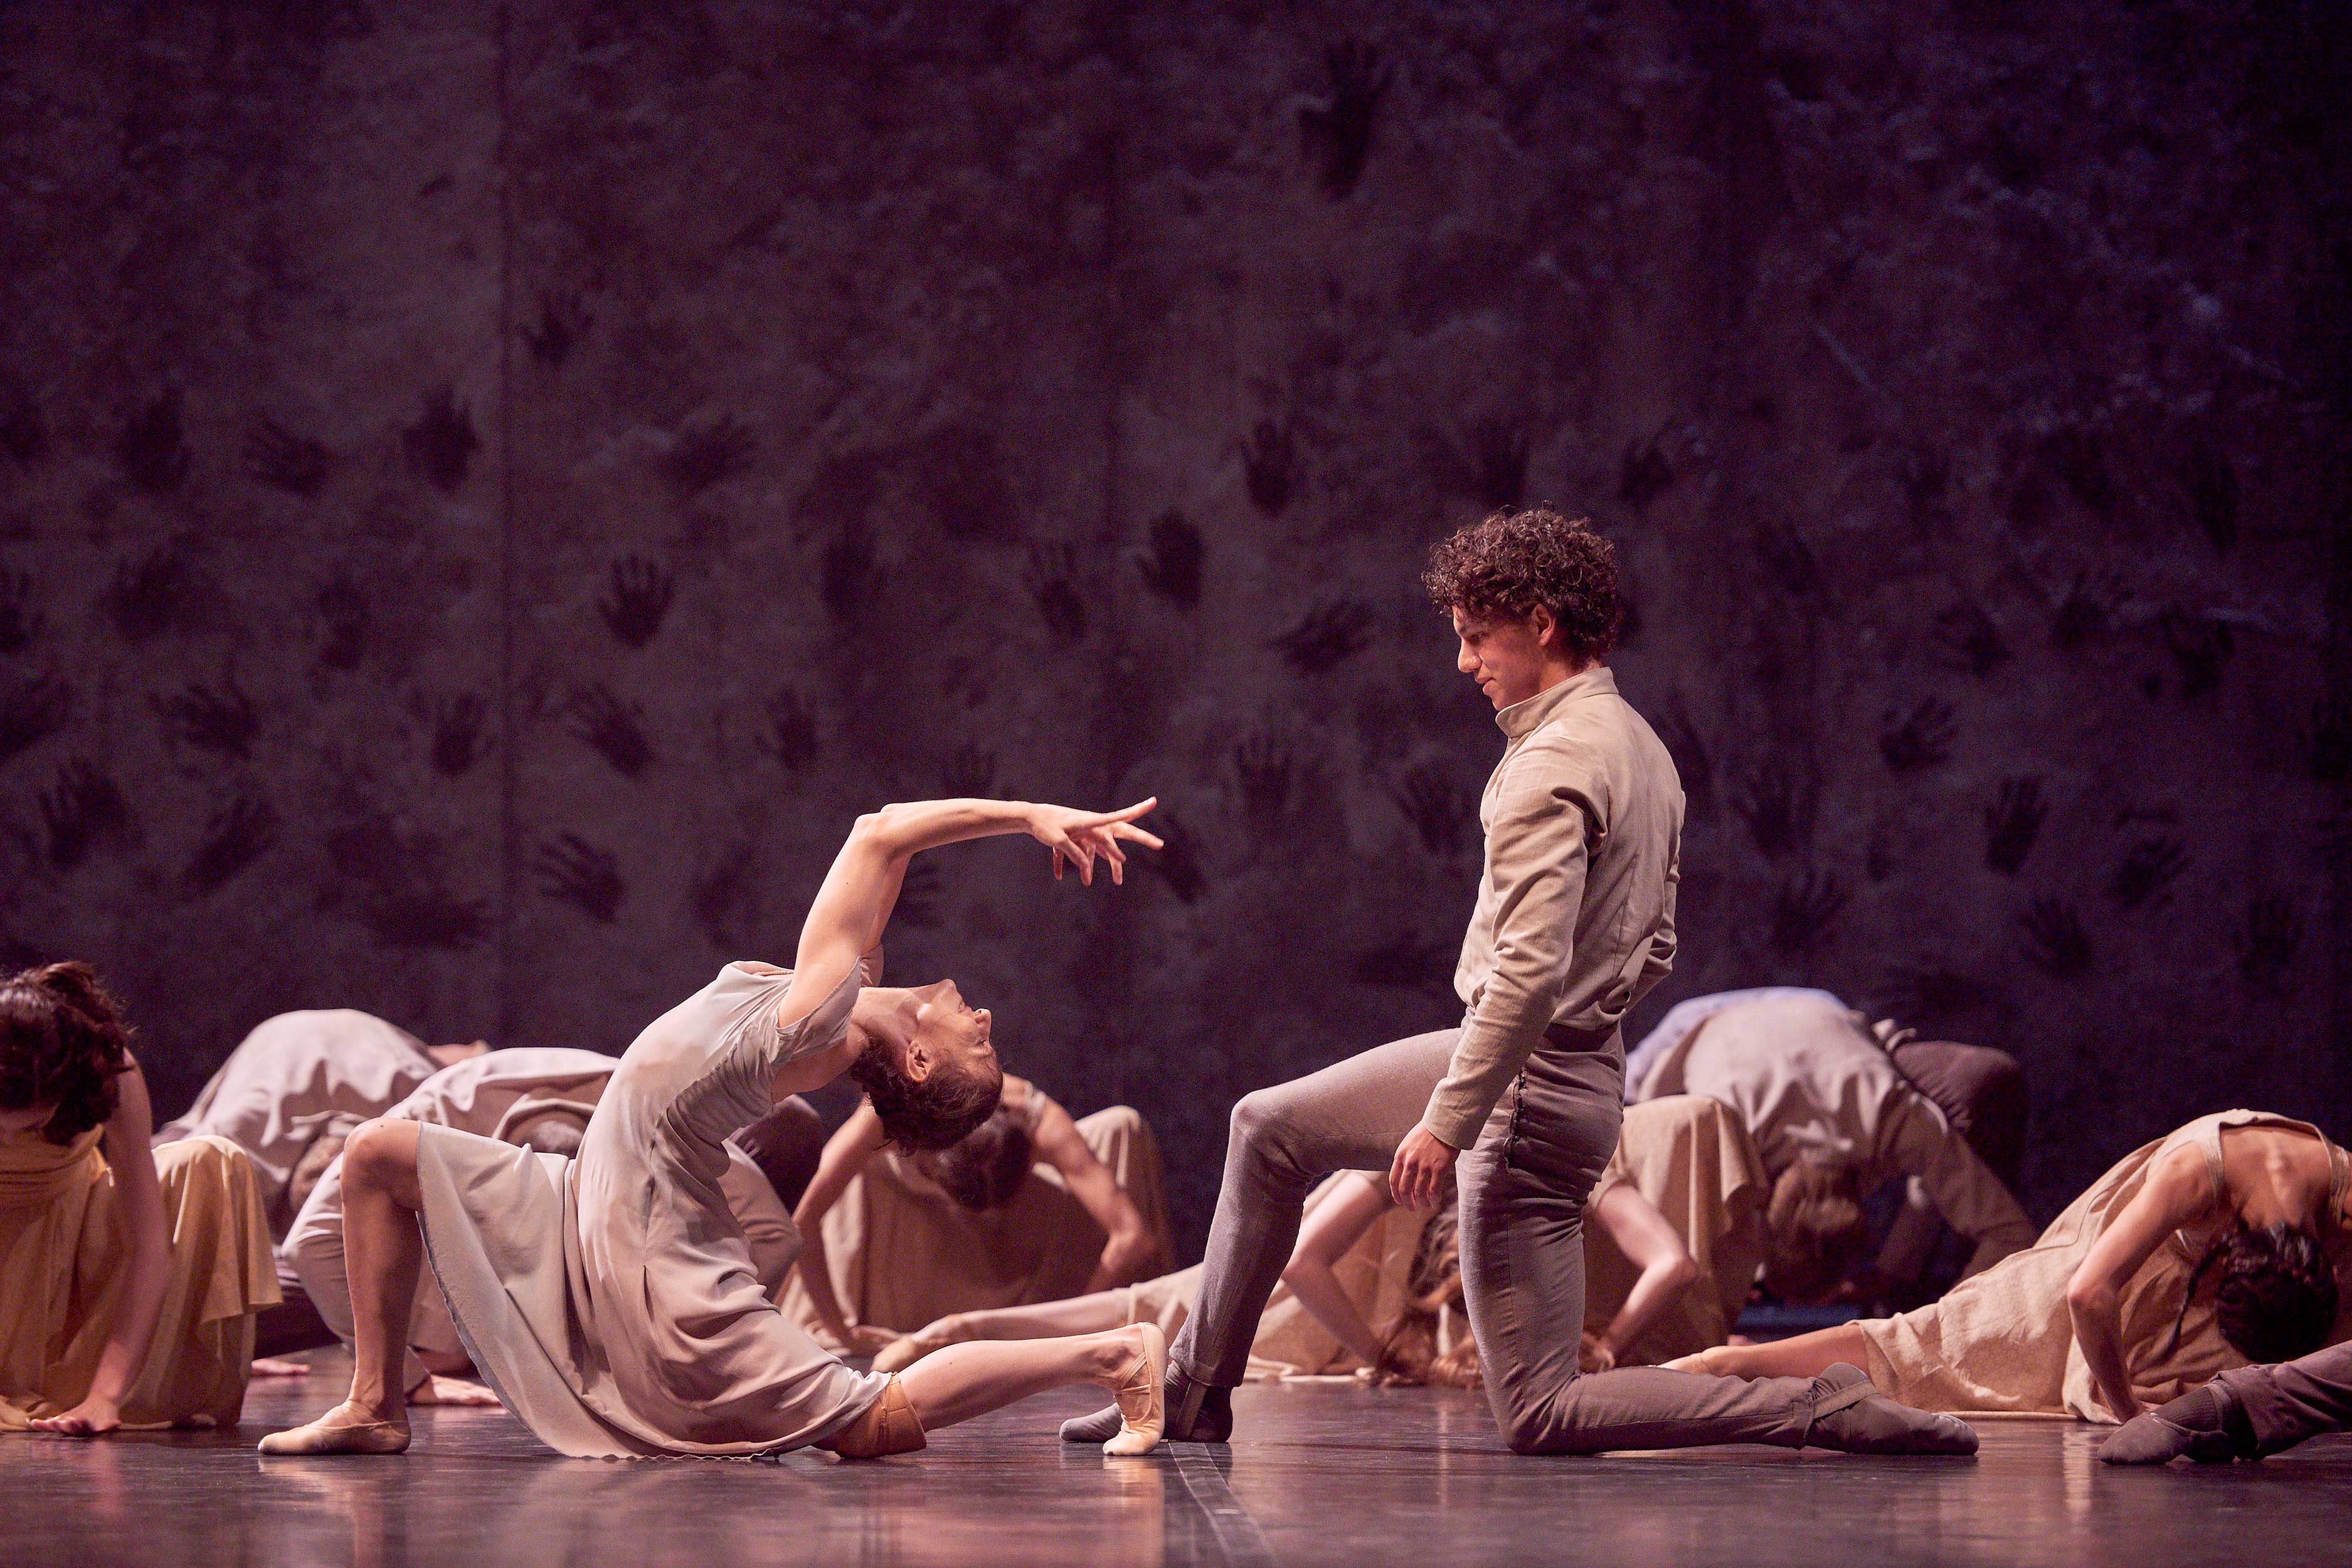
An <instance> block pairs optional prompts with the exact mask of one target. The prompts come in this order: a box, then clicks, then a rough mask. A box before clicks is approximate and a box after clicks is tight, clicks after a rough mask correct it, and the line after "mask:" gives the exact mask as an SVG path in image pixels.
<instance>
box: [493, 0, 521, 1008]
mask: <svg viewBox="0 0 2352 1568" xmlns="http://www.w3.org/2000/svg"><path fill="white" fill-rule="evenodd" d="M512 33H513V29H512V26H511V17H510V15H509V9H508V7H507V6H505V5H500V6H499V9H498V50H499V54H498V67H497V71H496V77H497V87H496V95H495V96H496V102H497V111H498V117H499V129H498V181H499V669H498V679H499V947H498V953H499V975H498V1020H499V1034H498V1043H499V1045H500V1046H502V1047H503V1046H509V1045H512V1044H513V1043H514V1038H515V1032H514V928H515V867H516V863H517V860H518V858H519V851H518V848H517V846H516V843H515V789H516V759H515V726H514V718H515V702H514V639H515V616H514V558H515V552H514V521H515V504H514V501H515V480H514V419H515V409H514V167H513V156H512V154H513V147H512V145H511V142H510V137H511V134H512V130H511V127H512V119H511V117H510V116H509V113H508V111H507V68H508V61H509V58H511V55H512V47H511V45H512V41H513V40H512Z"/></svg>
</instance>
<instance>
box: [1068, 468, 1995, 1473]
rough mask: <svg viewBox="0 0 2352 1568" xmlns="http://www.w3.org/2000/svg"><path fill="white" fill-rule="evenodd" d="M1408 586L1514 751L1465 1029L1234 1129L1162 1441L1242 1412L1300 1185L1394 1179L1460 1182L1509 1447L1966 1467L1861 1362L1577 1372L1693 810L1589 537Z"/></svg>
mask: <svg viewBox="0 0 2352 1568" xmlns="http://www.w3.org/2000/svg"><path fill="white" fill-rule="evenodd" d="M1423 582H1424V584H1425V585H1426V586H1427V587H1428V589H1429V591H1430V595H1431V596H1432V597H1433V598H1434V599H1435V600H1436V601H1437V603H1438V605H1440V606H1441V607H1442V608H1444V609H1446V610H1448V611H1450V612H1451V613H1452V615H1453V617H1454V631H1455V633H1456V635H1457V636H1458V637H1459V638H1460V653H1459V657H1458V658H1457V659H1456V661H1455V662H1456V665H1457V667H1458V668H1460V669H1461V671H1462V673H1464V674H1465V675H1467V676H1470V677H1472V678H1474V679H1475V680H1476V681H1477V683H1478V686H1479V689H1481V690H1482V691H1484V692H1485V693H1486V696H1487V698H1488V699H1489V700H1491V701H1492V702H1493V703H1494V705H1495V708H1496V722H1497V723H1498V724H1500V726H1501V727H1502V731H1503V733H1504V735H1505V736H1506V737H1507V741H1506V743H1505V746H1504V751H1503V759H1502V762H1501V763H1499V764H1498V765H1497V766H1496V769H1495V774H1494V777H1493V778H1492V779H1491V780H1490V781H1489V782H1488V784H1487V785H1486V797H1485V799H1484V801H1483V802H1482V804H1481V806H1480V816H1481V817H1482V818H1483V820H1484V822H1485V826H1486V872H1485V876H1484V879H1482V881H1481V883H1480V886H1479V889H1478V901H1477V906H1476V909H1475V911H1474V912H1473V914H1472V916H1471V920H1470V929H1469V931H1468V933H1467V935H1466V936H1465V938H1464V940H1463V944H1462V959H1461V963H1460V965H1459V966H1458V967H1457V968H1456V970H1455V972H1454V988H1455V990H1456V991H1457V992H1459V993H1460V994H1461V996H1462V999H1463V1001H1464V1003H1465V1005H1466V1006H1467V1008H1468V1011H1467V1013H1466V1015H1465V1016H1464V1018H1463V1021H1462V1024H1461V1026H1459V1027H1457V1028H1453V1029H1445V1030H1441V1031H1439V1032H1437V1033H1435V1034H1429V1035H1419V1036H1415V1037H1412V1038H1410V1039H1403V1040H1397V1041H1393V1042H1391V1043H1390V1044H1388V1045H1385V1046H1381V1047H1377V1048H1376V1049H1373V1050H1370V1051H1367V1052H1365V1053H1364V1054H1363V1055H1361V1056H1358V1057H1352V1058H1349V1059H1348V1060H1346V1061H1343V1062H1339V1063H1337V1064H1336V1065H1334V1066H1331V1067H1328V1068H1324V1069H1323V1070H1322V1071H1320V1072H1318V1073H1312V1074H1309V1075H1308V1076H1307V1077H1306V1078H1303V1079H1298V1080H1297V1081H1296V1082H1293V1083H1287V1084H1283V1085H1279V1086H1277V1087H1276V1088H1273V1089H1259V1090H1257V1091H1255V1093H1252V1094H1249V1095H1246V1096H1244V1098H1243V1099H1242V1101H1241V1103H1240V1104H1238V1105H1237V1106H1235V1107H1234V1117H1233V1136H1232V1141H1231V1142H1230V1144H1229V1145H1228V1147H1227V1151H1226V1155H1225V1176H1224V1186H1223V1191H1222V1192H1221V1193H1220V1194H1218V1198H1217V1215H1216V1220H1215V1222H1214V1224H1213V1226H1212V1227H1211V1229H1210V1233H1209V1250H1208V1258H1207V1260H1206V1268H1204V1270H1203V1273H1202V1282H1201V1295H1200V1300H1198V1301H1197V1302H1196V1303H1195V1304H1194V1307H1193V1310H1192V1316H1191V1317H1190V1318H1189V1319H1188V1320H1187V1321H1186V1322H1185V1324H1184V1328H1183V1331H1182V1333H1181V1335H1180V1336H1179V1338H1178V1339H1177V1342H1176V1345H1175V1348H1174V1351H1173V1352H1172V1354H1171V1361H1170V1364H1169V1380H1168V1385H1167V1394H1168V1427H1167V1434H1168V1436H1169V1437H1170V1438H1171V1440H1175V1441H1184V1440H1188V1439H1189V1440H1192V1441H1197V1442H1223V1441H1224V1440H1226V1438H1227V1437H1228V1436H1230V1435H1231V1433H1232V1430H1233V1409H1232V1405H1231V1391H1232V1389H1233V1387H1234V1385H1235V1384H1238V1383H1240V1382H1241V1380H1242V1375H1243V1372H1244V1368H1245V1367H1246V1365H1247V1363H1248V1360H1249V1351H1250V1341H1251V1338H1252V1336H1253V1335H1254V1333H1255V1330H1256V1326H1257V1319H1258V1315H1259V1313H1260V1312H1261V1311H1263V1310H1265V1302H1266V1298H1267V1296H1268V1295H1269V1294H1270V1293H1271V1292H1272V1290H1273V1289H1274V1285H1275V1282H1276V1279H1278V1278H1279V1277H1280V1275H1281V1273H1282V1268H1283V1265H1284V1263H1285V1262H1286V1261H1287V1260H1288V1258H1289V1257H1290V1253H1291V1247H1292V1243H1293V1241H1294V1240H1295V1238H1296V1237H1297V1231H1298V1224H1299V1209H1300V1205H1301V1204H1302V1202H1303V1201H1304V1199H1305V1197H1306V1194H1307V1189H1308V1188H1309V1187H1310V1186H1311V1185H1313V1184H1314V1183H1315V1182H1316V1181H1317V1180H1318V1179H1319V1178H1320V1177H1322V1176H1323V1175H1325V1174H1327V1173H1329V1172H1332V1171H1338V1170H1347V1169H1361V1168H1378V1167H1379V1166H1381V1165H1387V1166H1388V1168H1389V1185H1390V1189H1391V1193H1392V1194H1394V1195H1395V1196H1396V1198H1397V1199H1398V1201H1400V1202H1402V1203H1404V1204H1408V1205H1412V1206H1413V1207H1416V1208H1424V1209H1425V1208H1430V1207H1433V1206H1434V1205H1436V1204H1437V1203H1438V1201H1439V1200H1440V1196H1441V1194H1442V1192H1443V1190H1444V1184H1445V1181H1446V1178H1447V1176H1448V1175H1449V1174H1458V1181H1459V1184H1460V1193H1461V1205H1462V1277H1463V1284H1464V1288H1465V1296H1466V1298H1467V1306H1468V1309H1469V1316H1470V1326H1471V1331H1472V1332H1473V1333H1474V1334H1475V1337H1476V1339H1477V1342H1478V1356H1479V1362H1480V1365H1481V1368H1482V1370H1483V1373H1484V1378H1485V1383H1486V1391H1487V1397H1488V1399H1489V1401H1490V1402H1491V1403H1492V1405H1493V1406H1494V1411H1495V1416H1496V1421H1497V1422H1498V1423H1499V1424H1500V1425H1501V1427H1502V1430H1503V1435H1504V1436H1505V1438H1506V1439H1507V1441H1508V1442H1509V1444H1510V1446H1511V1447H1512V1448H1513V1449H1515V1450H1517V1452H1520V1453H1528V1454H1536V1453H1580V1454H1581V1453H1593V1452H1597V1451H1599V1450H1601V1449H1604V1448H1663V1447H1690V1446H1695V1445H1699V1444H1708V1443H1738V1442H1761V1443H1772V1444H1778V1445H1780V1446H1781V1447H1792V1448H1793V1447H1803V1446H1804V1445H1805V1444H1807V1443H1808V1442H1810V1443H1812V1444H1814V1445H1815V1446H1817V1447H1828V1448H1838V1449H1844V1450H1848V1451H1853V1452H1870V1453H1938V1454H1966V1453H1972V1452H1974V1451H1975V1448H1976V1435H1975V1433H1973V1432H1971V1431H1970V1430H1969V1428H1968V1427H1967V1426H1964V1425H1963V1424H1961V1423H1960V1422H1958V1421H1956V1420H1953V1419H1952V1418H1950V1417H1949V1416H1943V1415H1927V1414H1925V1413H1923V1412H1920V1411H1916V1410H1912V1409H1910V1408H1909V1407H1907V1406H1906V1405H1897V1404H1895V1402H1894V1401H1892V1400H1889V1399H1887V1398H1885V1397H1884V1396H1883V1395H1881V1394H1879V1393H1878V1391H1877V1390H1876V1389H1875V1388H1874V1387H1873V1386H1872V1385H1871V1384H1870V1382H1869V1380H1868V1379H1867V1378H1865V1377H1864V1375H1863V1374H1862V1373H1860V1372H1859V1371H1857V1370H1856V1369H1854V1368H1853V1367H1850V1366H1839V1367H1833V1368H1832V1369H1831V1370H1830V1371H1829V1372H1827V1373H1823V1374H1822V1376H1820V1377H1817V1378H1812V1379H1810V1380H1809V1379H1804V1378H1778V1379H1768V1380H1759V1381H1756V1382H1752V1383H1741V1382H1739V1381H1738V1380H1736V1379H1731V1378H1721V1377H1709V1376H1700V1375H1696V1374H1692V1373H1677V1372H1667V1371H1664V1370H1663V1369H1660V1368H1654V1367H1639V1368H1633V1369H1629V1370H1624V1371H1619V1372H1611V1373H1599V1374H1595V1375H1591V1376H1583V1377H1580V1376H1579V1375H1578V1373H1577V1364H1576V1358H1577V1342H1578V1331H1579V1329H1580V1327H1581V1325H1582V1324H1583V1321H1584V1241H1583V1236H1582V1226H1583V1220H1584V1201H1585V1198H1586V1196H1587V1195H1588V1194H1590V1193H1591V1190H1592V1185H1593V1183H1594V1182H1595V1181H1596V1180H1597V1179H1598V1178H1599V1177H1600V1175H1601V1169H1602V1167H1603V1166H1604V1165H1606V1164H1607V1163H1608V1161H1609V1156H1610V1154H1611V1152H1612V1151H1613V1150H1614V1149H1615V1148H1616V1144H1617V1130H1618V1123H1619V1121H1620V1119H1621V1118H1622V1114H1623V1079H1624V1064H1625V1056H1624V1045H1623V1042H1622V1040H1621V1039H1620V1037H1619V1035H1618V1024H1619V1021H1620V1020H1622V1018H1623V1017H1624V1016H1625V1013H1626V1011H1627V1010H1628V1009H1629V1008H1631V1007H1632V1006H1633V1004H1634V1003H1635V1002H1636V1001H1638V1000H1639V999H1640V998H1641V996H1642V994H1643V992H1645V991H1647V990H1648V989H1649V988H1650V987H1651V986H1652V985H1654V984H1656V983H1657V982H1658V980H1659V979H1660V978H1661V977H1663V976H1664V974H1665V973H1666V971H1667V968H1668V966H1669V965H1670V964H1671V963H1672V962H1673V959H1674V952H1675V936H1674V903H1675V879H1676V857H1677V853H1678V846H1679V841H1680V837H1681V831H1682V815H1683V797H1682V788H1681V785H1680V784H1679V783H1678V782H1677V781H1676V779H1675V769H1674V763H1673V761H1672V760H1671V759H1670V758H1669V757H1668V756H1667V754H1666V750H1665V747H1664V745H1663V744H1661V743H1660V742H1659V740H1658V738H1657V736H1656V735H1655V734H1654V733H1653V732H1652V731H1651V729H1650V727H1649V725H1648V724H1646V723H1644V722H1643V720H1642V717H1641V715H1639V714H1638V713H1636V712H1634V711H1633V709H1632V708H1631V707H1629V706H1627V704H1626V703H1625V700H1623V699H1622V698H1621V697H1620V696H1619V695H1618V694H1617V684H1616V680H1615V678H1614V677H1613V676H1612V675H1611V673H1610V671H1609V669H1608V668H1607V666H1606V665H1605V664H1604V663H1603V662H1602V661H1603V659H1604V658H1606V656H1607V654H1608V652H1609V647H1610V642H1611V637H1612V633H1613V632H1614V630H1615V626H1616V622H1617V606H1618V599H1617V577H1616V565H1615V557H1614V553H1613V552H1612V549H1611V547H1610V545H1609V543H1608V542H1607V541H1605V540H1603V539H1601V537H1599V536H1598V535H1597V534H1595V533H1593V532H1592V531H1591V528H1590V527H1589V526H1588V525H1587V524H1585V523H1584V522H1582V521H1570V520H1569V519H1567V518H1564V517H1562V516H1560V515H1559V513H1557V512H1553V511H1548V510H1530V511H1522V512H1498V513H1496V515H1494V516H1492V517H1489V518H1487V519H1486V521H1483V522H1480V523H1476V524H1475V525H1473V526H1471V527H1468V528H1465V529H1463V530H1461V531H1459V532H1457V533H1455V534H1454V536H1453V537H1451V538H1449V539H1447V540H1445V541H1444V542H1442V543H1440V544H1439V545H1438V546H1437V548H1436V550H1435V551H1434V552H1433V554H1432V556H1431V559H1430V564H1429V570H1428V572H1427V574H1425V576H1424V578H1423ZM1457 1161H1459V1164H1460V1168H1459V1171H1458V1173H1456V1171H1455V1165H1456V1162H1457ZM1118 1419H1119V1416H1118V1409H1117V1408H1116V1407H1113V1408H1111V1409H1109V1410H1106V1411H1103V1412H1100V1413H1099V1414H1097V1415H1090V1416H1085V1417H1081V1418H1079V1419H1076V1420H1074V1421H1070V1422H1067V1423H1066V1424H1065V1425H1064V1426H1063V1428H1062V1436H1064V1437H1065V1438H1067V1439H1069V1440H1071V1441H1073V1442H1080V1441H1084V1442H1100V1441H1102V1440H1103V1438H1104V1436H1107V1435H1108V1433H1110V1432H1112V1431H1115V1430H1117V1428H1118Z"/></svg>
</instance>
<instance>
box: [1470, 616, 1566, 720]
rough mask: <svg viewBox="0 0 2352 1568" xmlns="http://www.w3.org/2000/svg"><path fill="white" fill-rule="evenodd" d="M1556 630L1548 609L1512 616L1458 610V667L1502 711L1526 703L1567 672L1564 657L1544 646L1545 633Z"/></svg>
mask: <svg viewBox="0 0 2352 1568" xmlns="http://www.w3.org/2000/svg"><path fill="white" fill-rule="evenodd" d="M1551 630H1552V620H1551V616H1550V615H1549V613H1548V612H1546V611H1543V610H1537V611H1536V612H1535V613H1534V614H1532V615H1528V616H1519V617H1518V618H1517V619H1510V618H1506V617H1503V616H1492V617H1487V616H1473V615H1471V614H1469V613H1468V612H1467V611H1464V610H1459V609H1457V610H1455V611H1454V636H1455V637H1458V638H1459V639H1461V644H1462V649H1461V652H1460V653H1458V654H1457V655H1455V657H1454V668H1456V669H1458V670H1460V671H1461V672H1462V673H1463V674H1465V675H1466V676H1469V677H1470V678H1471V679H1474V680H1475V681H1477V683H1478V689H1479V690H1481V691H1483V692H1485V693H1486V700H1488V701H1490V702H1492V703H1493V704H1494V705H1495V707H1496V710H1497V711H1500V710H1503V709H1505V708H1508V707H1509V706H1510V705H1511V704H1512V703H1514V702H1525V701H1526V700H1528V698H1530V697H1533V696H1534V695H1535V694H1536V693H1537V692H1538V691H1541V690H1542V689H1544V688H1546V687H1547V686H1549V685H1551V684H1553V683H1554V682H1555V681H1556V680H1558V679H1559V677H1560V675H1561V674H1563V673H1565V671H1564V670H1563V669H1562V668H1561V664H1562V661H1561V659H1560V658H1559V655H1557V654H1555V653H1552V652H1551V651H1550V650H1549V648H1548V647H1546V646H1545V644H1544V634H1545V633H1547V632H1549V631H1551Z"/></svg>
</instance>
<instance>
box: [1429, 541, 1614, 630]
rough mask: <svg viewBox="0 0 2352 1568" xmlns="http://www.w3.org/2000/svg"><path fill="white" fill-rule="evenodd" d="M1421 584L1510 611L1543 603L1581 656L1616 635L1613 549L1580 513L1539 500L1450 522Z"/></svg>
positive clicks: (1476, 609)
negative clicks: (1462, 523)
mask: <svg viewBox="0 0 2352 1568" xmlns="http://www.w3.org/2000/svg"><path fill="white" fill-rule="evenodd" d="M1421 583H1422V586H1423V587H1424V588H1426V589H1428V590H1429V596H1430V597H1431V598H1433V599H1434V600H1436V601H1437V605H1438V607H1439V608H1440V609H1445V610H1460V611H1461V612H1462V613H1463V614H1464V615H1465V616H1477V617H1482V618H1483V617H1487V616H1504V617H1507V618H1510V619H1517V618H1518V617H1521V616H1528V615H1532V614H1533V613H1534V612H1535V609H1536V606H1538V605H1542V606H1543V607H1544V608H1545V609H1547V610H1549V611H1550V612H1551V616H1552V619H1553V620H1554V621H1556V622H1558V623H1559V648H1560V651H1561V652H1562V653H1564V654H1566V655H1567V656H1568V657H1569V658H1572V659H1575V660H1576V661H1577V662H1579V663H1591V661H1593V660H1596V659H1601V658H1607V657H1608V654H1609V650H1610V648H1611V647H1612V646H1614V644H1615V642H1616V638H1617V618H1618V613H1619V610H1620V607H1621V606H1620V603H1619V598H1618V592H1617V550H1616V547H1615V546H1614V545H1612V544H1611V543H1610V542H1608V541H1607V540H1605V539H1603V538H1601V536H1600V535H1599V534H1597V533H1595V532H1593V531H1592V525H1591V523H1590V522H1588V521H1585V520H1584V519H1583V518H1570V517H1564V516H1562V515H1561V514H1560V513H1559V512H1556V511H1553V510H1549V509H1548V508H1544V507H1531V508H1529V509H1528V510H1525V511H1507V510H1506V511H1498V512H1496V513H1494V514H1493V515H1492V516H1490V517H1487V518H1486V519H1485V520H1484V521H1479V522H1474V523H1471V524H1470V525H1469V526H1467V527H1465V528H1461V529H1457V530H1455V531H1454V532H1453V533H1452V534H1450V535H1449V536H1447V537H1446V538H1444V539H1442V540H1440V541H1439V542H1437V545H1436V547H1435V548H1434V549H1433V550H1432V551H1430V552H1429V567H1428V570H1426V571H1425V572H1423V574H1422V576H1421Z"/></svg>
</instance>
